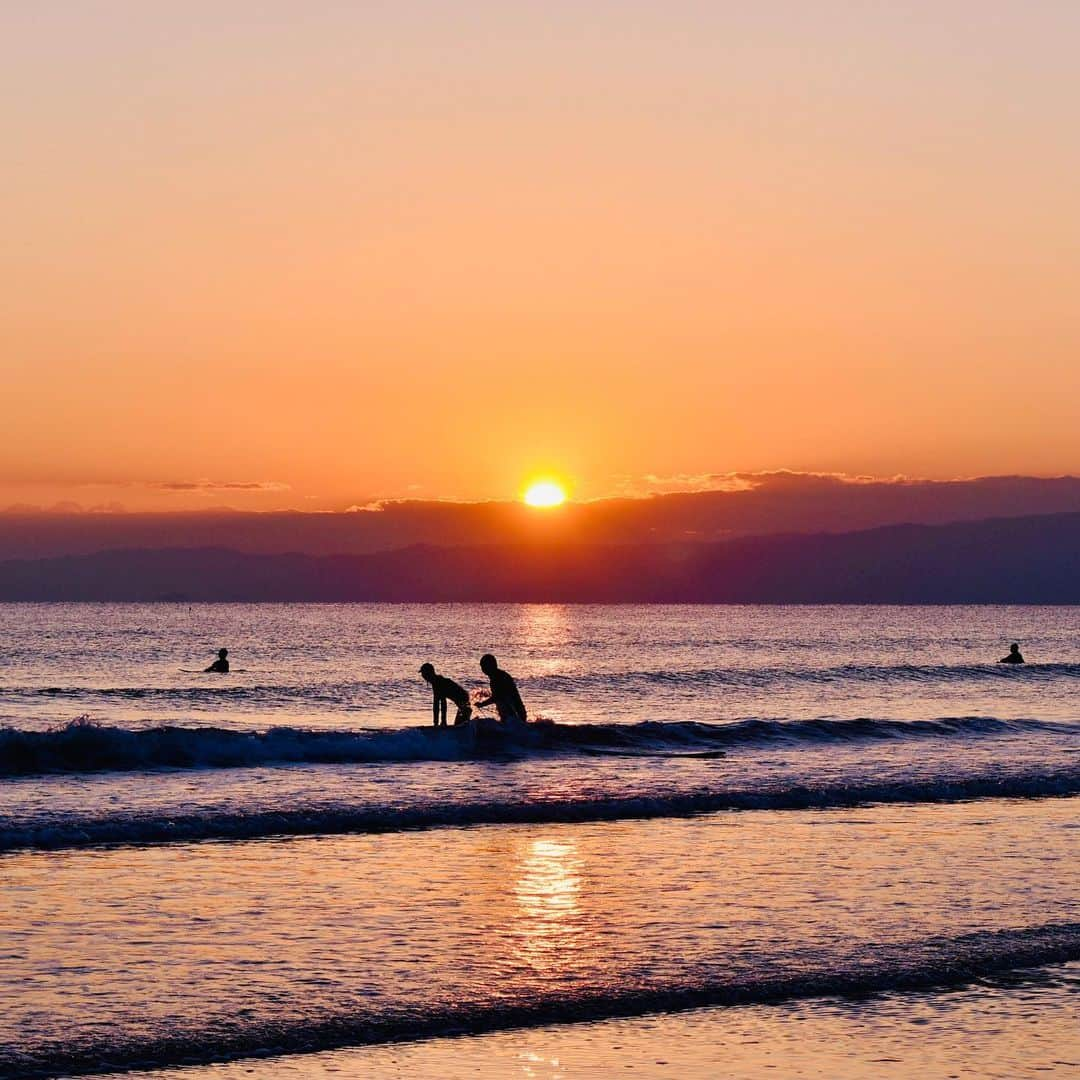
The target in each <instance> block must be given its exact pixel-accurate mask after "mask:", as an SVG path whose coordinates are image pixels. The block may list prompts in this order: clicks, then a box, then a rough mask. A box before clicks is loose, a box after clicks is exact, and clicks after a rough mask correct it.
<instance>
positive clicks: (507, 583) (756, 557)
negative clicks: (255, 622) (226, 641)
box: [0, 513, 1080, 604]
mask: <svg viewBox="0 0 1080 1080" xmlns="http://www.w3.org/2000/svg"><path fill="white" fill-rule="evenodd" d="M0 600H3V601H16V600H33V601H45V600H56V601H61V600H97V601H136V600H138V601H176V602H194V601H204V600H209V601H386V602H408V601H417V602H419V601H459V602H466V601H480V602H498V601H506V602H515V601H517V602H526V601H531V602H571V603H572V602H582V603H585V602H591V603H620V602H639V603H814V604H816V603H897V604H899V603H913V604H926V603H1026V604H1035V603H1040V604H1077V603H1080V513H1068V514H1049V515H1038V516H1033V517H1014V518H995V519H991V520H986V521H976V522H960V523H956V524H950V525H891V526H886V527H882V528H876V529H868V530H862V531H857V532H847V533H815V534H786V535H772V536H757V537H742V538H738V539H733V540H727V541H721V542H715V543H700V542H699V543H657V544H581V543H559V542H548V543H545V544H520V543H516V544H505V545H502V544H487V545H483V546H459V547H441V546H424V545H418V546H412V547H407V548H402V549H399V550H395V551H386V552H379V553H375V554H369V555H334V556H318V555H305V554H276V555H259V554H250V553H244V552H239V551H234V550H228V549H224V548H205V547H200V548H175V547H174V548H158V549H126V550H114V551H105V552H97V553H94V554H90V555H80V556H65V557H60V558H48V559H11V560H8V561H5V562H0Z"/></svg>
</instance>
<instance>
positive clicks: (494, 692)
mask: <svg viewBox="0 0 1080 1080" xmlns="http://www.w3.org/2000/svg"><path fill="white" fill-rule="evenodd" d="M480 670H481V671H482V672H483V673H484V674H485V675H486V676H487V677H488V682H489V683H490V684H491V695H490V696H489V697H487V698H485V699H484V700H483V701H478V702H477V703H476V707H477V708H478V709H482V708H483V707H484V706H485V705H492V704H494V706H495V708H496V709H497V710H498V713H499V719H500V720H501V721H502V722H503V723H504V724H524V723H526V721H527V720H528V718H529V716H528V713H527V712H526V711H525V703H524V702H523V701H522V700H521V694H519V693H518V688H517V683H516V682H514V677H513V675H511V674H510V673H509V672H508V671H503V669H502V668H501V667H499V663H498V661H497V660H496V659H495V657H494V656H492V655H491V653H485V654H484V655H483V656H481V657H480Z"/></svg>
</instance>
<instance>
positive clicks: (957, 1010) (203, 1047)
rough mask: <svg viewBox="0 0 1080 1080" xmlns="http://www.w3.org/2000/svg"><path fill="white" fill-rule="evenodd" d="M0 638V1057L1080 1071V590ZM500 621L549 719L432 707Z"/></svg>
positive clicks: (374, 1065) (150, 611)
mask: <svg viewBox="0 0 1080 1080" xmlns="http://www.w3.org/2000/svg"><path fill="white" fill-rule="evenodd" d="M0 641H2V642H3V652H2V653H0V657H2V660H0V860H2V864H0V865H2V870H3V872H2V874H0V919H2V920H3V926H4V934H3V939H2V943H0V1077H24V1076H25V1077H29V1076H67V1075H104V1074H108V1073H113V1072H118V1071H123V1072H127V1073H129V1074H131V1075H133V1076H138V1077H154V1078H159V1080H165V1078H169V1077H174V1078H176V1080H203V1078H205V1077H222V1076H224V1077H233V1076H234V1075H235V1076H236V1077H240V1076H244V1077H248V1076H251V1075H254V1076H256V1077H270V1076H283V1077H286V1078H312V1080H314V1078H321V1077H328V1076H331V1075H334V1076H341V1075H345V1076H364V1077H387V1078H390V1077H394V1078H397V1077H420V1078H422V1080H426V1078H432V1080H434V1078H436V1077H438V1078H445V1080H453V1078H456V1077H459V1076H460V1077H466V1076H469V1077H510V1076H513V1077H518V1076H520V1077H529V1078H541V1080H555V1078H564V1077H565V1078H576V1077H606V1076H622V1075H632V1076H635V1077H661V1076H664V1077H680V1078H691V1080H699V1078H702V1080H703V1078H705V1077H714V1076H717V1075H724V1076H732V1077H744V1078H747V1080H759V1078H763V1077H767V1076H778V1075H780V1076H787V1077H818V1076H821V1077H840V1078H843V1077H862V1076H881V1077H897V1078H899V1077H907V1076H912V1075H919V1076H922V1077H937V1076H940V1077H947V1076H960V1077H976V1076H978V1077H991V1076H1001V1077H1006V1076H1008V1077H1026V1076H1032V1077H1033V1076H1036V1075H1038V1076H1046V1075H1048V1074H1058V1073H1060V1074H1061V1075H1067V1074H1069V1073H1073V1074H1075V1073H1076V1072H1077V1071H1078V1070H1080V1025H1078V1024H1077V1023H1076V1018H1077V991H1078V989H1080V815H1078V814H1077V806H1078V802H1077V796H1078V795H1080V705H1078V691H1080V609H1077V608H1072V607H1054V608H1044V607H910V608H905V607H715V606H701V607H662V606H660V607H636V606H615V607H592V606H533V605H521V606H473V605H406V606H397V605H272V604H267V605H193V606H188V605H186V604H178V605H171V604H160V605H145V606H144V605H89V604H88V605H78V604H40V605H33V604H28V605H3V606H0ZM1012 641H1018V642H1020V643H1021V646H1022V649H1023V651H1024V653H1025V655H1026V656H1027V659H1028V661H1029V663H1028V664H1027V665H1024V666H1023V667H1019V666H1018V667H1010V666H1008V665H999V664H997V663H996V662H995V661H996V660H997V659H998V658H999V657H1000V656H1003V655H1004V654H1005V653H1006V651H1007V650H1008V646H1009V644H1010V642H1012ZM221 647H227V648H228V649H229V652H230V660H231V662H232V671H231V673H230V674H229V675H227V676H218V675H211V674H205V673H203V671H202V669H203V668H204V667H205V666H206V665H208V664H209V663H210V662H211V660H213V658H214V655H215V654H216V652H217V650H218V649H219V648H221ZM489 651H490V652H494V653H495V654H496V655H497V656H498V658H499V661H500V663H501V664H502V666H504V667H505V668H506V669H507V670H509V671H510V672H511V673H512V674H513V675H514V676H515V677H516V679H517V680H518V683H519V686H520V689H521V693H522V696H523V698H524V699H525V702H526V704H527V706H528V707H529V711H530V718H534V719H543V720H545V721H550V723H545V724H542V725H537V726H536V727H535V729H530V730H529V731H527V732H525V733H521V734H517V735H513V736H510V737H502V736H499V735H495V736H490V735H480V736H478V735H477V734H476V733H475V732H474V731H472V729H453V728H452V729H448V730H438V731H436V730H434V729H432V727H431V699H430V691H429V689H428V687H427V686H426V684H424V683H423V682H422V680H421V679H420V677H419V675H418V668H419V667H420V665H421V663H423V662H425V661H431V662H432V663H434V664H435V665H436V667H437V668H438V669H439V670H440V672H443V673H445V674H448V675H450V676H451V677H453V678H455V679H457V680H458V681H459V682H461V683H462V684H463V685H464V686H466V687H467V688H468V689H470V690H474V691H477V692H479V691H480V690H481V688H482V687H483V686H484V679H483V676H482V675H481V673H480V671H479V668H478V665H477V661H478V659H479V657H480V655H481V654H482V653H485V652H489ZM452 711H453V709H452V707H451V713H452Z"/></svg>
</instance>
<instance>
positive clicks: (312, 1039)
mask: <svg viewBox="0 0 1080 1080" xmlns="http://www.w3.org/2000/svg"><path fill="white" fill-rule="evenodd" d="M1078 959H1080V923H1076V922H1073V923H1058V924H1048V925H1045V926H1037V927H1025V928H1019V929H1009V930H996V931H983V932H980V933H973V934H965V935H962V936H960V937H951V938H932V939H929V940H927V941H923V942H915V943H910V942H909V943H904V944H889V945H884V946H875V947H873V948H868V949H866V950H865V951H864V952H863V953H860V954H859V955H856V956H852V957H847V958H841V962H840V963H839V964H838V965H837V966H836V967H835V968H831V969H828V970H819V971H813V970H811V971H806V970H804V969H800V970H794V971H793V970H790V969H789V968H784V967H782V966H780V965H776V966H775V967H774V968H772V969H770V970H766V971H764V972H762V973H760V974H758V975H756V976H752V977H747V976H732V977H730V978H727V979H725V978H723V977H721V978H716V977H710V978H708V979H706V980H705V981H703V982H701V983H698V984H690V985H687V984H670V985H665V986H660V987H657V986H647V985H646V986H643V985H633V984H632V983H631V984H630V985H627V986H625V987H623V988H620V989H614V990H613V989H606V988H605V989H600V990H596V989H593V990H589V989H586V990H582V991H577V992H569V991H561V992H560V991H556V992H549V993H544V994H541V995H538V996H535V997H532V998H531V999H530V1000H520V999H517V1000H515V999H511V1000H509V1001H505V1002H497V1003H464V1004H449V1005H436V1006H434V1007H429V1006H427V1005H425V1006H423V1007H422V1008H415V1007H414V1008H413V1009H409V1008H407V1007H402V1006H398V1007H391V1008H388V1009H385V1010H383V1011H381V1012H368V1013H365V1012H358V1013H355V1014H351V1015H339V1016H330V1017H314V1018H312V1019H310V1020H301V1021H284V1022H276V1023H275V1022H271V1021H267V1022H261V1023H260V1022H254V1023H251V1024H249V1025H248V1026H246V1027H243V1028H239V1029H237V1028H229V1029H228V1030H206V1031H201V1032H194V1033H183V1034H176V1035H163V1036H161V1037H158V1038H154V1039H147V1038H130V1039H125V1038H124V1037H123V1035H119V1036H117V1037H114V1038H111V1039H104V1038H100V1037H99V1038H96V1039H95V1038H88V1039H86V1040H85V1041H82V1042H80V1043H78V1044H76V1045H65V1044H63V1043H54V1044H49V1045H40V1046H37V1047H32V1048H27V1049H24V1050H22V1051H19V1050H15V1049H0V1080H29V1078H32V1077H33V1078H45V1077H60V1076H79V1075H83V1076H85V1075H87V1074H89V1073H119V1072H127V1071H130V1070H132V1069H135V1068H139V1069H147V1068H163V1067H168V1066H171V1065H179V1064H208V1063H211V1062H223V1061H230V1060H237V1059H242V1058H247V1057H254V1056H258V1057H260V1058H265V1057H274V1056H282V1055H286V1054H298V1053H311V1052H318V1051H326V1050H335V1049H340V1048H342V1047H347V1046H364V1045H374V1044H378V1043H388V1042H401V1041H405V1040H417V1039H430V1038H438V1037H441V1036H449V1035H462V1034H470V1035H475V1034H483V1033H486V1032H493V1031H505V1030H508V1029H511V1028H528V1027H539V1026H542V1025H551V1024H568V1023H580V1022H587V1021H597V1020H610V1019H615V1018H619V1017H633V1016H642V1015H645V1014H648V1013H656V1012H681V1011H685V1010H687V1009H697V1008H706V1007H717V1006H731V1005H764V1004H774V1003H777V1002H782V1001H791V1000H796V999H805V998H816V997H840V996H854V995H859V996H861V995H865V994H875V993H887V992H898V991H901V992H902V991H913V990H929V989H934V988H939V987H946V986H958V985H964V984H966V983H971V982H973V981H976V980H979V979H983V978H986V977H988V976H991V975H998V974H1001V973H1003V972H1007V971H1015V970H1018V969H1024V968H1035V967H1045V966H1047V965H1050V964H1063V963H1068V962H1070V961H1074V960H1078Z"/></svg>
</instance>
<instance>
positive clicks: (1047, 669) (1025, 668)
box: [529, 663, 1080, 691]
mask: <svg viewBox="0 0 1080 1080" xmlns="http://www.w3.org/2000/svg"><path fill="white" fill-rule="evenodd" d="M1008 679H1012V680H1016V679H1027V680H1029V681H1048V680H1056V679H1080V664H1024V665H1022V666H1021V665H1013V664H997V663H990V664H838V665H833V666H830V667H802V668H800V667H730V668H723V667H720V668H691V669H683V670H680V669H661V670H656V671H633V672H626V673H622V672H589V673H585V674H581V675H562V674H552V675H543V676H539V677H536V678H533V679H530V680H529V686H530V688H538V689H544V690H559V691H569V690H572V689H582V688H586V687H589V686H592V685H598V686H608V685H610V684H611V683H616V684H618V685H620V686H623V685H635V684H637V685H641V686H694V687H705V686H716V687H729V688H753V689H761V688H768V687H772V686H777V687H779V686H785V685H793V684H811V685H828V684H831V683H855V684H859V683H872V684H878V683H892V682H916V683H940V682H945V683H956V682H981V681H987V680H993V681H1002V680H1008Z"/></svg>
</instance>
